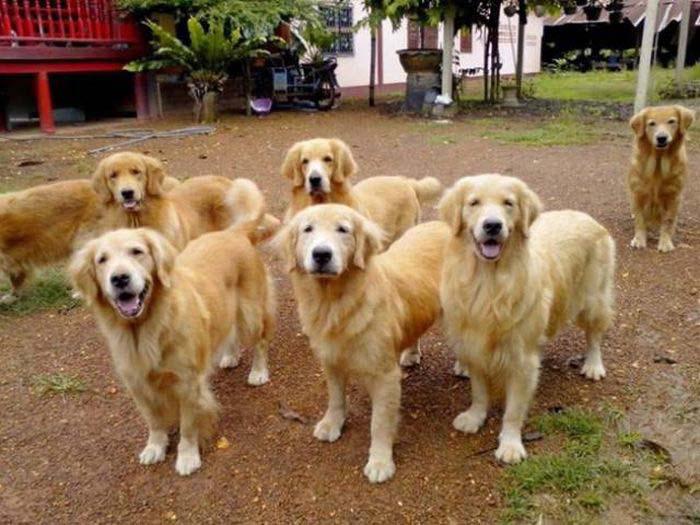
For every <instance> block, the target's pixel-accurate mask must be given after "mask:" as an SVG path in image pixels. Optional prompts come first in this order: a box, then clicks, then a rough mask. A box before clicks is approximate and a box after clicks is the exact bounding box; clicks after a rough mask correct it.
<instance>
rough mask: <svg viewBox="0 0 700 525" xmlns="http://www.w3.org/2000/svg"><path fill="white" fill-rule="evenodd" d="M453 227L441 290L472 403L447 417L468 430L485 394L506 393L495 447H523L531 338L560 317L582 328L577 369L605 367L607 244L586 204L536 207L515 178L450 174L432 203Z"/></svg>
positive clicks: (507, 451)
mask: <svg viewBox="0 0 700 525" xmlns="http://www.w3.org/2000/svg"><path fill="white" fill-rule="evenodd" d="M439 210H440V215H441V218H442V219H443V220H444V221H445V222H447V224H449V226H450V227H451V229H452V237H451V240H450V241H449V243H448V245H447V248H446V250H445V260H444V263H443V274H442V281H441V284H440V296H441V302H442V308H443V312H444V321H445V328H446V332H447V335H448V337H449V339H450V341H451V342H452V344H453V345H454V347H455V350H456V353H457V358H458V359H459V361H460V363H461V364H462V365H463V366H464V367H466V368H467V369H468V370H469V374H470V376H471V388H472V404H471V406H470V408H469V410H467V411H466V412H463V413H461V414H459V415H458V416H457V417H456V419H455V420H454V422H453V425H454V427H455V428H456V429H457V430H460V431H462V432H467V433H475V432H477V431H478V430H479V428H480V427H481V426H482V425H483V423H484V421H485V420H486V414H487V411H488V409H489V396H490V395H491V394H505V413H504V416H503V426H502V430H501V433H500V435H499V446H498V449H497V450H496V457H497V458H498V459H499V460H501V461H503V462H505V463H516V462H518V461H520V460H522V459H524V458H525V457H526V455H527V454H526V452H525V448H524V447H523V443H522V439H521V429H522V426H523V423H524V421H525V417H526V414H527V410H528V407H529V405H530V402H531V400H532V397H533V395H534V392H535V389H536V387H537V382H538V376H539V367H540V346H541V345H542V344H543V343H544V342H545V341H546V340H548V339H550V338H552V337H554V336H555V335H556V333H557V332H558V331H559V330H560V329H561V328H562V327H563V326H564V325H565V324H566V323H567V322H569V321H574V322H575V323H576V324H577V325H578V326H579V327H581V328H582V329H583V330H584V331H585V333H586V341H587V346H588V348H587V354H586V359H585V363H584V365H583V367H582V369H581V373H582V374H583V375H585V376H586V377H588V378H590V379H593V380H598V379H601V378H602V377H604V376H605V368H604V367H603V361H602V357H601V351H600V345H601V340H602V338H603V334H604V333H605V331H606V330H607V328H608V327H609V326H610V324H611V322H612V318H613V306H614V305H613V302H614V299H613V291H614V274H615V244H614V242H613V239H612V237H611V236H610V234H609V233H608V232H607V230H606V229H605V228H604V227H603V226H601V225H600V224H598V223H597V222H596V221H595V220H593V219H592V218H591V217H590V216H588V215H586V214H585V213H581V212H577V211H571V210H563V211H551V212H547V213H542V214H540V210H541V204H540V200H539V198H538V197H537V196H536V195H535V193H533V191H532V190H531V189H530V188H528V187H527V186H526V185H525V183H523V182H522V181H521V180H519V179H516V178H513V177H504V176H501V175H479V176H475V177H465V178H463V179H461V180H459V181H458V182H457V183H456V184H455V185H454V187H453V188H452V189H450V190H448V192H447V193H446V194H445V196H444V197H443V199H442V201H441V202H440V204H439Z"/></svg>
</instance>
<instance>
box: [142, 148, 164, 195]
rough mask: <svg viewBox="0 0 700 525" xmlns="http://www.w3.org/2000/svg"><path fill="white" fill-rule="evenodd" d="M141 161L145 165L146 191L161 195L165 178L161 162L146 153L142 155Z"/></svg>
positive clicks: (150, 193)
mask: <svg viewBox="0 0 700 525" xmlns="http://www.w3.org/2000/svg"><path fill="white" fill-rule="evenodd" d="M143 162H144V164H145V165H146V193H147V194H148V195H152V196H156V195H162V193H163V181H164V180H165V169H164V168H163V163H162V162H161V161H159V160H158V159H155V158H153V157H149V156H148V155H143Z"/></svg>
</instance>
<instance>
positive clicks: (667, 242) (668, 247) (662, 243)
mask: <svg viewBox="0 0 700 525" xmlns="http://www.w3.org/2000/svg"><path fill="white" fill-rule="evenodd" d="M675 248H676V247H675V246H674V245H673V241H672V240H671V239H670V238H668V237H661V238H660V239H659V245H658V246H657V247H656V249H657V250H659V251H660V252H661V253H668V252H672V251H673V250H674V249H675Z"/></svg>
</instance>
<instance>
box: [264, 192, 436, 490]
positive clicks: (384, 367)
mask: <svg viewBox="0 0 700 525" xmlns="http://www.w3.org/2000/svg"><path fill="white" fill-rule="evenodd" d="M449 237H450V232H449V228H448V227H446V226H445V225H444V224H443V223H441V222H439V221H434V222H429V223H424V224H419V225H418V226H414V227H413V228H411V229H410V230H408V231H407V232H406V233H405V234H404V235H403V236H402V237H401V238H400V239H399V240H398V241H396V242H395V243H394V244H393V245H391V247H390V248H389V249H388V250H387V251H386V252H383V253H379V254H378V253H377V252H378V251H379V250H380V248H381V246H382V240H383V233H382V231H381V229H380V228H379V227H378V226H377V225H376V224H374V223H373V222H371V221H370V220H369V219H367V218H366V217H365V216H363V215H361V214H360V213H358V212H357V211H355V210H353V209H351V208H349V207H347V206H344V205H339V204H322V205H318V206H311V207H309V208H306V209H305V210H303V211H301V212H299V213H298V214H297V215H295V216H294V217H293V218H292V220H291V221H290V222H289V223H288V224H287V225H286V226H285V227H284V228H283V229H282V231H281V232H280V234H279V235H278V237H277V239H276V242H277V244H278V246H279V247H280V250H281V252H282V253H283V256H284V260H285V264H286V268H287V270H288V271H289V272H290V273H291V277H292V284H293V287H294V295H295V296H296V300H297V306H298V312H299V317H300V319H301V325H302V329H303V331H304V334H306V336H307V337H308V338H309V341H310V345H311V348H312V350H313V351H314V354H315V355H316V357H317V358H318V359H319V361H320V362H321V366H322V368H323V371H324V374H325V378H326V382H327V386H328V398H329V399H328V410H327V411H326V413H325V415H324V416H323V419H321V421H319V422H318V424H317V425H316V428H315V430H314V436H315V437H316V438H317V439H319V440H321V441H329V442H332V441H335V440H337V439H338V438H339V437H340V434H341V431H342V428H343V424H344V423H345V418H346V414H347V411H346V405H345V385H346V382H347V380H348V379H350V378H356V379H358V380H359V381H360V382H361V384H362V385H363V386H364V387H365V388H366V389H367V391H368V392H369V395H370V397H371V399H372V427H371V434H372V443H371V446H370V449H369V460H368V461H367V464H366V465H365V468H364V473H365V475H366V476H367V478H368V479H369V481H370V482H372V483H380V482H383V481H386V480H388V479H389V478H391V477H392V476H393V475H394V472H395V470H396V469H395V466H394V460H393V444H394V439H395V437H396V432H397V428H398V423H399V405H400V401H401V370H400V367H399V355H400V353H401V351H402V350H403V349H406V348H410V347H411V346H413V345H415V344H416V342H417V341H418V338H419V337H420V336H421V334H423V332H425V331H426V330H427V329H428V328H430V326H431V325H432V324H433V323H434V322H435V320H436V319H437V318H438V317H439V315H440V301H439V282H440V269H441V265H442V252H443V248H444V246H445V244H446V242H447V241H448V240H449Z"/></svg>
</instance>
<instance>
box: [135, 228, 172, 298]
mask: <svg viewBox="0 0 700 525" xmlns="http://www.w3.org/2000/svg"><path fill="white" fill-rule="evenodd" d="M141 232H142V235H143V237H144V240H145V241H146V244H147V245H148V249H149V251H150V252H151V257H153V263H154V264H155V267H156V277H158V280H159V281H160V284H162V285H163V286H164V287H165V288H170V284H171V280H170V274H171V273H172V271H173V266H175V258H176V257H177V250H175V247H174V246H173V245H172V244H171V243H170V241H168V240H167V239H166V238H165V237H163V236H162V235H161V234H160V233H158V232H157V231H155V230H151V229H150V228H142V229H141Z"/></svg>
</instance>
